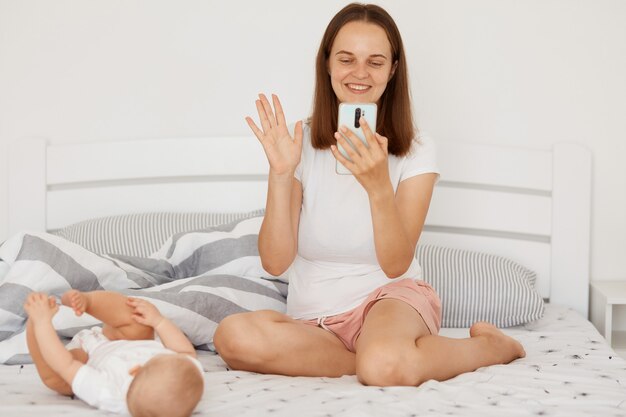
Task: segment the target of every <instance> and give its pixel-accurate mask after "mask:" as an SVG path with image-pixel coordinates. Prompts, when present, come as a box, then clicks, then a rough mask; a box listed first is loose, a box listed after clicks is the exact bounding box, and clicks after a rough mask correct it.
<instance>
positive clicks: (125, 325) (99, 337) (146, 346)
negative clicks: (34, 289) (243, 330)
mask: <svg viewBox="0 0 626 417" xmlns="http://www.w3.org/2000/svg"><path fill="white" fill-rule="evenodd" d="M61 302H62V303H63V305H66V306H68V307H71V308H72V309H73V310H74V312H75V314H76V315H81V314H83V313H85V312H86V313H88V314H90V315H92V316H93V317H95V318H97V319H99V320H101V321H102V322H103V327H102V328H101V329H100V328H99V327H94V328H92V329H89V330H82V331H80V332H79V333H78V334H76V336H74V338H73V339H72V341H71V342H70V343H69V344H68V345H67V347H65V346H63V343H62V342H61V340H60V339H59V337H58V336H57V333H56V331H55V329H54V327H53V326H52V317H53V316H54V315H55V313H56V312H57V311H58V309H59V307H58V306H57V304H56V302H55V300H54V298H53V297H50V296H48V295H46V294H42V293H31V294H29V295H28V297H27V299H26V302H25V304H24V309H25V310H26V313H27V314H28V322H27V325H26V337H27V343H28V349H29V351H30V355H31V357H32V359H33V362H34V363H35V366H36V368H37V372H38V373H39V376H40V377H41V379H42V381H43V383H44V384H45V385H46V386H47V387H49V388H51V389H53V390H54V391H57V392H59V393H61V394H63V395H74V394H75V395H76V396H77V397H78V398H80V399H82V400H83V401H85V402H87V403H88V404H90V405H92V406H94V407H97V408H100V409H103V410H107V411H113V412H117V413H130V414H131V415H132V416H134V417H139V416H189V415H191V413H192V412H193V410H194V409H195V407H196V405H197V404H198V402H199V401H200V398H201V396H202V393H203V391H204V378H203V370H202V365H201V364H200V362H199V361H198V360H197V359H196V351H195V349H194V347H193V345H192V344H191V342H190V341H189V339H187V337H186V336H185V335H184V334H183V332H182V331H181V330H180V329H179V328H178V327H176V325H175V324H174V323H172V322H171V321H170V320H168V319H167V318H165V317H163V316H162V315H161V314H160V313H159V310H158V309H157V308H156V307H155V306H154V305H152V304H151V303H149V302H148V301H145V300H141V299H137V298H130V297H126V296H124V295H122V294H118V293H115V292H110V291H90V292H84V293H83V292H79V291H76V290H70V291H68V292H66V293H65V294H63V297H62V298H61ZM155 331H156V334H157V335H158V336H159V338H160V340H161V342H158V341H156V340H154V333H155Z"/></svg>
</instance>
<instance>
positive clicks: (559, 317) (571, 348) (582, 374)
mask: <svg viewBox="0 0 626 417" xmlns="http://www.w3.org/2000/svg"><path fill="white" fill-rule="evenodd" d="M505 331H506V332H507V333H508V334H510V335H513V336H514V337H516V338H517V339H518V340H520V341H521V342H522V344H523V345H524V347H525V349H526V352H527V356H526V358H524V359H520V360H517V361H515V362H514V363H511V364H508V365H499V366H491V367H486V368H482V369H479V370H477V371H476V372H472V373H467V374H463V375H460V376H458V377H456V378H453V379H451V380H448V381H445V382H436V381H429V382H426V383H425V384H422V385H421V386H420V387H418V388H407V387H391V388H378V387H365V386H362V385H360V384H359V383H358V382H357V380H356V378H355V377H347V376H346V377H342V378H291V377H283V376H276V375H259V374H253V373H248V372H240V371H228V370H227V369H226V367H225V365H224V362H223V361H222V360H221V359H220V358H219V356H217V355H214V354H211V353H208V352H202V353H201V354H200V359H201V361H202V363H203V365H204V368H205V371H206V374H205V381H206V382H205V384H206V386H205V395H204V398H203V400H202V401H201V403H200V404H199V406H198V409H197V411H196V413H195V414H194V415H203V416H290V417H292V416H296V417H305V416H338V417H348V416H350V417H355V416H356V417H358V416H407V417H408V416H440V415H450V416H498V417H500V416H528V415H543V416H567V417H573V416H626V361H624V359H622V358H620V357H619V356H617V355H616V354H615V352H614V351H613V350H612V349H611V348H610V347H609V346H608V345H607V344H606V342H605V341H604V339H603V338H602V336H601V335H600V334H599V333H598V332H597V331H596V329H595V328H594V327H593V325H592V324H591V323H590V322H588V321H587V320H584V319H583V318H582V317H581V316H580V315H579V314H578V313H576V312H574V311H572V310H570V309H566V308H564V307H560V306H555V305H547V306H546V313H545V315H544V317H543V318H542V319H541V320H539V321H537V322H534V323H531V324H529V325H526V326H520V327H515V328H509V329H505ZM442 334H443V335H445V336H450V337H465V336H467V334H468V332H467V329H443V330H442ZM285 354H286V355H287V354H289V352H285ZM0 415H1V416H3V417H5V416H6V417H9V416H16V417H17V416H20V417H21V416H57V415H59V416H60V415H63V416H68V417H72V416H97V415H108V414H106V413H104V412H101V411H99V410H95V409H92V408H90V407H89V406H87V405H86V404H84V403H83V402H81V401H80V400H73V399H70V398H67V397H62V396H60V395H57V394H55V393H54V392H52V391H49V390H48V389H47V388H45V387H44V386H43V385H42V383H41V382H40V381H39V379H38V377H37V374H36V371H35V369H34V366H33V365H25V366H24V367H21V366H0Z"/></svg>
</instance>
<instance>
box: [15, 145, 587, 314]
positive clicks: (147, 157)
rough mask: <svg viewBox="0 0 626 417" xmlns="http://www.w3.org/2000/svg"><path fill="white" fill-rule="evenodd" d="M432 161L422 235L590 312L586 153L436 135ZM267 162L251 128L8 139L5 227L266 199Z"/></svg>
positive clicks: (239, 207)
mask: <svg viewBox="0 0 626 417" xmlns="http://www.w3.org/2000/svg"><path fill="white" fill-rule="evenodd" d="M438 161H439V165H440V169H441V172H442V175H441V180H440V182H439V184H438V186H437V189H436V191H435V195H434V197H433V202H432V206H431V208H430V211H429V215H428V218H427V220H426V226H425V229H424V233H423V234H422V238H421V240H420V242H422V243H435V244H441V245H446V246H450V247H457V248H464V249H472V250H477V251H484V252H490V253H495V254H499V255H503V256H507V257H509V258H511V259H514V260H516V261H518V262H520V263H521V264H523V265H525V266H527V267H529V268H531V269H533V270H535V271H536V272H537V275H538V281H537V286H538V289H539V291H540V293H541V294H542V296H543V297H544V298H547V299H550V301H552V302H556V303H559V304H564V305H568V306H571V307H573V308H575V309H576V310H578V311H579V312H580V313H582V314H583V315H584V316H585V317H586V316H587V313H588V297H589V296H588V291H589V289H588V282H589V253H590V252H589V249H590V248H589V238H590V201H591V200H590V199H591V155H590V152H589V151H588V150H586V149H585V148H583V147H581V146H579V145H575V144H567V143H564V144H556V145H554V147H553V148H552V149H551V150H547V151H546V150H532V149H523V148H513V147H501V146H493V145H478V144H468V143H462V142H438ZM267 170H268V165H267V161H266V159H265V155H264V154H263V150H262V148H261V146H260V144H259V143H258V142H257V140H256V139H255V138H254V137H216V138H181V139H156V140H132V141H124V142H98V143H77V144H62V145H55V144H50V143H48V142H47V141H46V140H44V139H23V140H20V141H18V142H16V143H15V144H14V145H13V146H12V147H11V156H10V163H9V231H10V233H14V232H17V231H20V230H35V231H44V230H51V229H56V228H59V227H63V226H66V225H68V224H72V223H74V222H77V221H81V220H86V219H89V218H94V217H102V216H109V215H115V214H127V213H139V212H155V211H160V212H163V211H174V212H180V211H185V212H190V211H191V212H198V211H204V212H209V211H248V210H254V209H258V208H262V207H264V206H265V197H266V192H267V189H266V181H267Z"/></svg>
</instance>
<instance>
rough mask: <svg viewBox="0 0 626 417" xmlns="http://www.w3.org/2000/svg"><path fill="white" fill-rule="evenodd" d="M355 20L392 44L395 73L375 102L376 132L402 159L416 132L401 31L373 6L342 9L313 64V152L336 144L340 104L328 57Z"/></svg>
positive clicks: (379, 8) (325, 36) (389, 18)
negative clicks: (380, 30)
mask: <svg viewBox="0 0 626 417" xmlns="http://www.w3.org/2000/svg"><path fill="white" fill-rule="evenodd" d="M354 21H361V22H367V23H373V24H375V25H378V26H380V27H381V28H383V29H384V30H385V32H386V33H387V38H388V39H389V43H390V44H391V53H392V64H393V63H397V66H396V70H395V73H394V74H393V76H392V77H391V79H390V80H389V82H388V83H387V87H386V88H385V92H384V93H383V95H382V96H381V98H380V100H379V103H378V118H377V126H376V132H378V133H379V134H381V135H382V136H385V137H387V138H388V139H389V153H390V154H392V155H396V156H403V155H406V154H407V153H408V152H409V149H410V148H411V141H412V139H413V138H414V137H415V135H416V133H417V131H416V128H415V125H414V124H413V114H412V109H411V97H410V93H409V79H408V71H407V66H406V58H405V55H404V46H403V45H402V38H401V36H400V31H399V30H398V27H397V26H396V24H395V22H394V21H393V19H392V18H391V16H390V15H389V13H387V12H386V11H385V10H384V9H382V8H381V7H379V6H376V5H373V4H360V3H351V4H349V5H347V6H346V7H344V8H343V9H341V10H340V11H339V12H338V13H337V14H336V15H335V17H333V19H332V20H331V21H330V23H329V24H328V27H327V28H326V32H325V33H324V37H323V38H322V42H321V44H320V47H319V50H318V52H317V59H316V64H315V74H316V75H315V95H314V98H313V115H312V116H311V118H310V125H311V143H312V145H313V147H314V148H316V149H327V148H329V147H330V145H334V144H336V140H335V137H334V133H335V132H336V131H337V111H338V109H339V103H338V100H337V97H336V96H335V92H334V91H333V87H332V85H331V82H330V76H329V75H328V58H329V57H330V50H331V48H332V46H333V42H334V41H335V38H336V37H337V33H338V32H339V30H340V29H341V28H342V27H343V26H344V25H345V24H346V23H350V22H354Z"/></svg>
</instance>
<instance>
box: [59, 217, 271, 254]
mask: <svg viewBox="0 0 626 417" xmlns="http://www.w3.org/2000/svg"><path fill="white" fill-rule="evenodd" d="M263 213H264V210H263V209H259V210H255V211H251V212H230V213H169V212H166V213H137V214H127V215H119V216H109V217H102V218H98V219H90V220H85V221H82V222H79V223H75V224H72V225H69V226H66V227H64V228H61V229H56V230H50V231H49V233H51V234H53V235H57V236H61V237H62V238H64V239H67V240H69V241H70V242H74V243H78V244H79V245H81V246H83V247H84V248H86V249H88V250H90V251H92V252H94V253H114V254H121V255H129V256H149V255H151V254H152V253H154V252H155V251H156V250H157V249H159V248H160V247H161V245H163V243H165V241H166V240H167V238H168V237H170V236H171V235H173V234H175V233H181V232H188V231H191V230H201V229H206V228H207V227H211V226H216V225H220V224H226V223H231V222H233V221H236V220H241V219H246V218H250V217H256V216H259V215H262V214H263Z"/></svg>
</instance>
